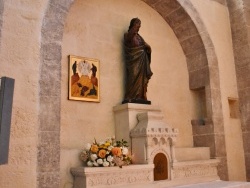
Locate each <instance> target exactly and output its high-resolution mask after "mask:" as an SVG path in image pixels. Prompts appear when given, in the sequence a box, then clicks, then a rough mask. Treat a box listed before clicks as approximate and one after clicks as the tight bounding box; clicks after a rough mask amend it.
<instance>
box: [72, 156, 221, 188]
mask: <svg viewBox="0 0 250 188" xmlns="http://www.w3.org/2000/svg"><path fill="white" fill-rule="evenodd" d="M218 163H219V160H217V159H210V160H201V161H185V162H184V161H183V162H174V163H173V164H172V165H173V166H171V167H170V168H171V169H172V170H171V172H172V173H171V176H170V177H168V179H166V180H161V181H154V165H153V164H141V165H129V166H123V167H122V168H119V167H78V168H72V169H71V173H72V175H73V176H74V188H105V187H109V188H110V187H116V188H117V187H122V188H125V187H130V188H137V187H141V188H145V187H150V186H152V187H154V186H153V185H155V187H159V188H160V187H161V188H162V187H168V186H176V185H188V184H192V183H204V182H209V181H216V180H219V176H218V175H217V165H218ZM156 185H157V186H156Z"/></svg>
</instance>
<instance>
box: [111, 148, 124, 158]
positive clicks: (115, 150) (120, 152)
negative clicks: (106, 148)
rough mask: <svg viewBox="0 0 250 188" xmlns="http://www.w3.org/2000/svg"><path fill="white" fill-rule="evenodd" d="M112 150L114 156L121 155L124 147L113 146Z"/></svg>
mask: <svg viewBox="0 0 250 188" xmlns="http://www.w3.org/2000/svg"><path fill="white" fill-rule="evenodd" d="M111 152H112V154H113V155H114V156H120V155H121V154H122V149H121V148H119V147H114V148H112V150H111Z"/></svg>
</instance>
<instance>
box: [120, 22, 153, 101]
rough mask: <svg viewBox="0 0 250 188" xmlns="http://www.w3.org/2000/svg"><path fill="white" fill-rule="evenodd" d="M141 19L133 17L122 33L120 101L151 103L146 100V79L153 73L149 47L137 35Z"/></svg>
mask: <svg viewBox="0 0 250 188" xmlns="http://www.w3.org/2000/svg"><path fill="white" fill-rule="evenodd" d="M140 27H141V20H140V19H138V18H133V19H132V20H131V21H130V26H129V29H128V32H127V33H125V34H124V51H125V64H126V87H125V88H126V89H125V90H126V91H125V97H124V101H123V102H122V103H141V104H151V102H150V101H148V100H147V95H146V93H147V87H148V81H149V79H150V78H151V76H152V75H153V73H152V71H151V68H150V63H151V47H150V46H149V45H148V44H147V43H146V42H145V41H144V39H143V38H142V37H141V36H140V35H139V33H138V32H139V29H140Z"/></svg>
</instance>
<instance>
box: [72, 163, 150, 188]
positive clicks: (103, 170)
mask: <svg viewBox="0 0 250 188" xmlns="http://www.w3.org/2000/svg"><path fill="white" fill-rule="evenodd" d="M153 170H154V165H130V166H124V167H122V168H119V167H78V168H72V169H71V173H72V175H73V176H74V177H75V181H74V188H88V187H103V186H107V187H108V186H116V185H125V184H126V185H129V184H134V183H150V182H153V181H154V178H153Z"/></svg>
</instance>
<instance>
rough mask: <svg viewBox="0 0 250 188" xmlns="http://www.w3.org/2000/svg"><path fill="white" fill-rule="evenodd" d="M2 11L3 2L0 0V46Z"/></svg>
mask: <svg viewBox="0 0 250 188" xmlns="http://www.w3.org/2000/svg"><path fill="white" fill-rule="evenodd" d="M3 11H4V0H0V45H1V38H2V25H3V19H2V18H3Z"/></svg>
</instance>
